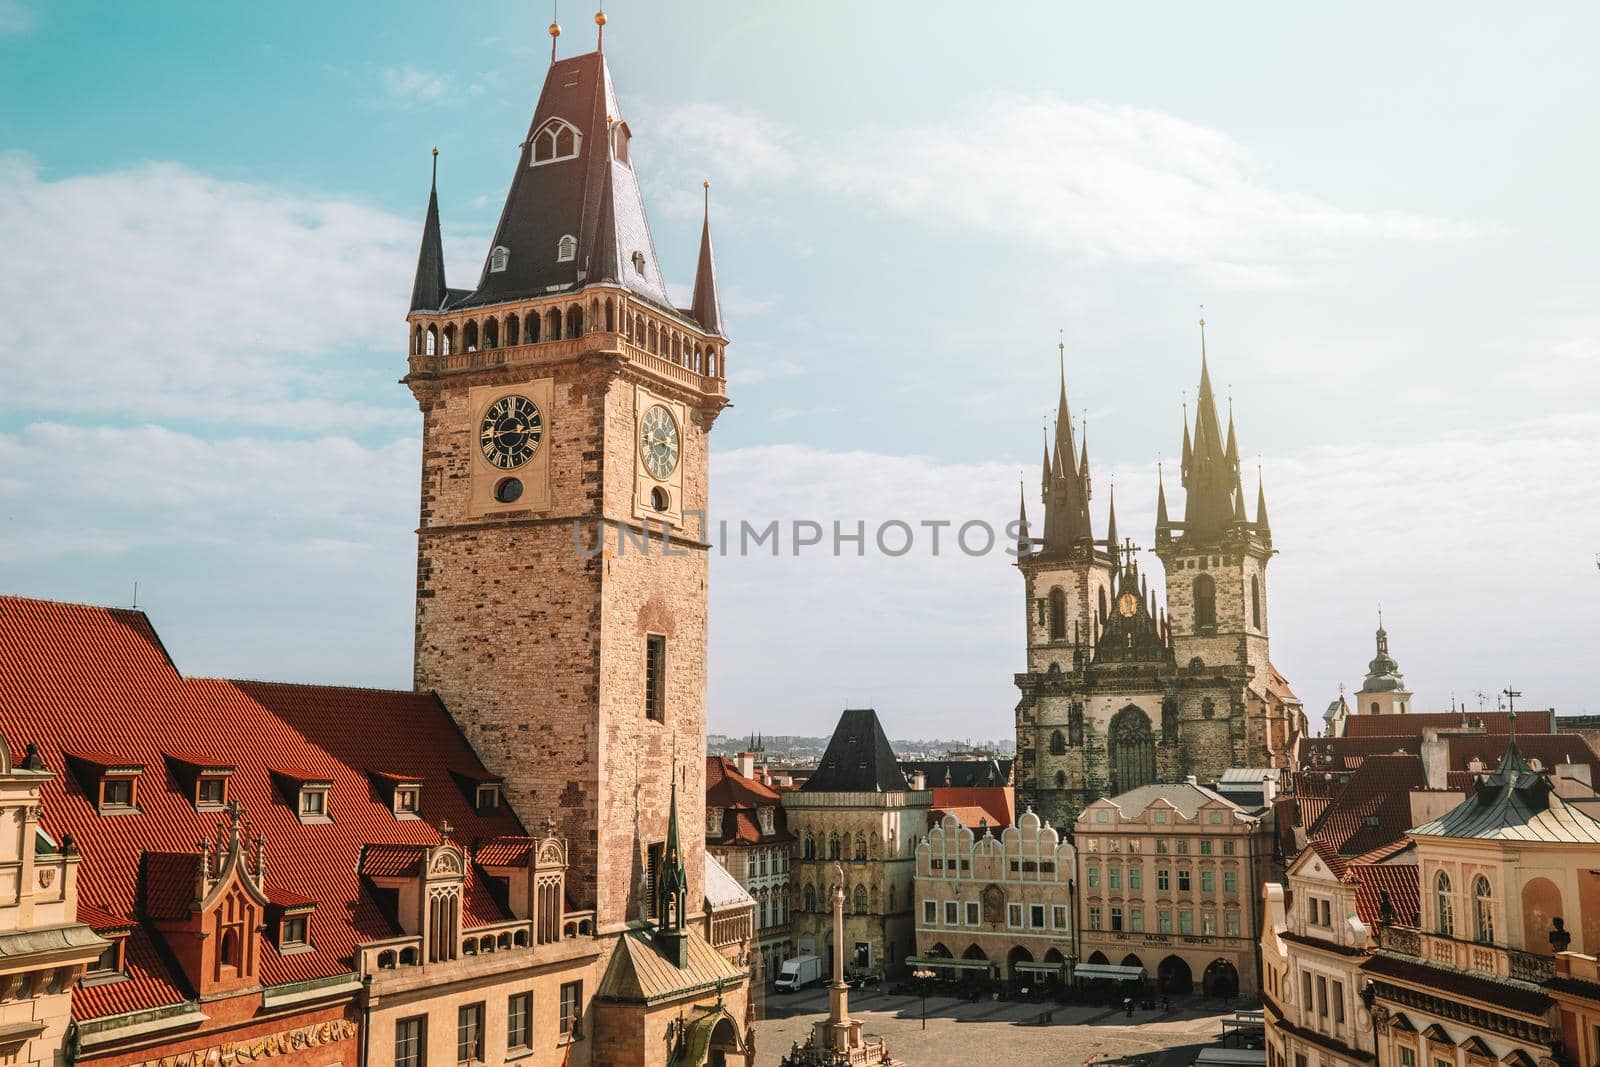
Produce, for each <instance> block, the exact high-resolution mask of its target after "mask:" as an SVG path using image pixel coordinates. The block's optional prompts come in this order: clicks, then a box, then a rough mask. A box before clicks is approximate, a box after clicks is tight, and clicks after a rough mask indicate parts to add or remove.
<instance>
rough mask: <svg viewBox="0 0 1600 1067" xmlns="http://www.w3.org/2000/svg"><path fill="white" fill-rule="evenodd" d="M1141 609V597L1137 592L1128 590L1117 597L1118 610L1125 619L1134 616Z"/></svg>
mask: <svg viewBox="0 0 1600 1067" xmlns="http://www.w3.org/2000/svg"><path fill="white" fill-rule="evenodd" d="M1138 610H1139V597H1138V595H1137V594H1136V593H1133V592H1127V593H1123V594H1122V595H1121V596H1119V597H1117V611H1119V612H1121V613H1122V617H1123V618H1124V619H1131V618H1133V616H1134V614H1135V613H1136V612H1137V611H1138Z"/></svg>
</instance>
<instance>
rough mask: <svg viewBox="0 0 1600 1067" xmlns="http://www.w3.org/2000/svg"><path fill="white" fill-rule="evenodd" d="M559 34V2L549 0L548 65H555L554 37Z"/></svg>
mask: <svg viewBox="0 0 1600 1067" xmlns="http://www.w3.org/2000/svg"><path fill="white" fill-rule="evenodd" d="M560 36H561V2H560V0H550V65H551V66H552V67H553V66H555V65H556V38H557V37H560Z"/></svg>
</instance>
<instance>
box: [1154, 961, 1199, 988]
mask: <svg viewBox="0 0 1600 1067" xmlns="http://www.w3.org/2000/svg"><path fill="white" fill-rule="evenodd" d="M1156 985H1157V986H1159V987H1160V989H1161V992H1163V993H1170V994H1174V995H1177V996H1182V995H1183V994H1185V993H1192V992H1194V972H1193V971H1191V970H1189V964H1188V963H1186V962H1184V959H1183V957H1182V956H1168V957H1167V958H1166V959H1164V960H1162V961H1161V963H1160V964H1159V965H1157V967H1156Z"/></svg>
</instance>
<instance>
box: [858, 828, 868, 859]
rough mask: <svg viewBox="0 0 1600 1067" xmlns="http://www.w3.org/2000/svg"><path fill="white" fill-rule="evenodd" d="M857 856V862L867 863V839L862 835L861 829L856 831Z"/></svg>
mask: <svg viewBox="0 0 1600 1067" xmlns="http://www.w3.org/2000/svg"><path fill="white" fill-rule="evenodd" d="M855 858H856V862H857V863H865V862H866V861H867V839H866V838H865V837H863V836H862V835H861V832H860V831H859V830H858V831H856V857H855Z"/></svg>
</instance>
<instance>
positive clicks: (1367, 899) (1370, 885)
mask: <svg viewBox="0 0 1600 1067" xmlns="http://www.w3.org/2000/svg"><path fill="white" fill-rule="evenodd" d="M1343 880H1344V881H1346V882H1351V883H1354V885H1355V887H1356V915H1358V916H1359V917H1360V919H1361V921H1362V922H1364V923H1366V924H1367V926H1368V927H1376V926H1377V925H1378V919H1379V914H1380V913H1381V912H1382V910H1383V909H1382V906H1381V905H1382V903H1383V894H1384V893H1385V892H1387V893H1388V894H1389V902H1390V903H1391V904H1393V905H1394V914H1395V922H1397V923H1400V924H1402V925H1410V924H1411V923H1414V922H1416V920H1417V913H1418V911H1419V910H1420V909H1421V907H1422V900H1421V897H1420V895H1419V890H1418V889H1417V865H1416V864H1414V863H1352V864H1351V865H1350V867H1349V869H1348V870H1347V871H1346V872H1345V876H1344V879H1343Z"/></svg>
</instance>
